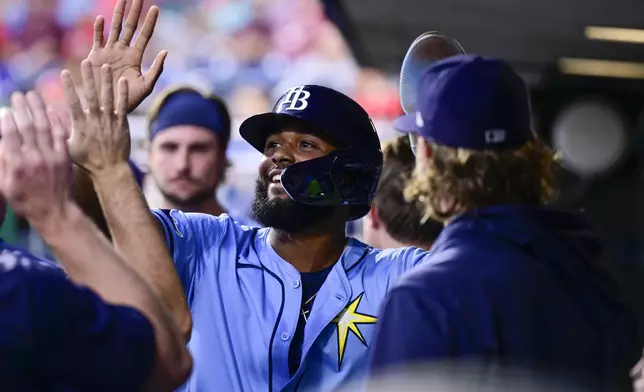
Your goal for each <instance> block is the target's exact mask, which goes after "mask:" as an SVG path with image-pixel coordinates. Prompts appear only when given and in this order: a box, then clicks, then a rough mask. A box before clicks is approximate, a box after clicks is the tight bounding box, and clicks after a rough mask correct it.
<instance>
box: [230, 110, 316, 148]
mask: <svg viewBox="0 0 644 392" xmlns="http://www.w3.org/2000/svg"><path fill="white" fill-rule="evenodd" d="M285 128H299V129H303V128H304V129H309V130H310V131H311V132H315V133H320V134H321V135H323V136H325V137H326V133H325V132H324V131H323V130H320V129H318V128H317V127H316V126H315V125H314V124H311V123H310V122H309V121H306V120H304V119H301V118H299V117H296V116H292V115H289V114H284V113H262V114H257V115H254V116H251V117H249V118H247V119H246V120H245V121H244V122H242V123H241V125H240V126H239V134H240V136H241V137H242V138H243V139H244V140H246V142H248V144H250V145H251V146H253V147H255V149H256V150H257V151H259V152H261V153H264V148H265V147H266V139H267V138H268V137H269V136H270V135H272V134H274V133H276V132H279V131H281V130H283V129H285Z"/></svg>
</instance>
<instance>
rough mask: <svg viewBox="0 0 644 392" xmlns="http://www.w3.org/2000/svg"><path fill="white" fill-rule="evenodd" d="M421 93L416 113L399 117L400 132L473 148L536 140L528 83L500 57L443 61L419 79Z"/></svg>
mask: <svg viewBox="0 0 644 392" xmlns="http://www.w3.org/2000/svg"><path fill="white" fill-rule="evenodd" d="M417 96H418V100H417V103H416V107H417V112H416V113H411V114H408V115H406V116H403V117H400V118H398V119H396V120H395V121H394V127H395V128H396V129H397V130H399V131H401V132H409V133H413V134H417V135H419V136H422V137H423V138H425V139H427V140H429V141H432V142H434V143H436V144H440V145H444V146H448V147H453V148H467V149H471V150H507V149H516V148H519V147H521V146H522V145H524V144H525V143H526V142H528V141H530V140H532V139H533V138H534V134H533V133H532V129H531V128H532V124H531V114H530V98H529V94H528V89H527V86H526V85H525V83H524V81H523V79H521V77H520V76H519V75H518V74H517V73H516V72H514V71H513V70H512V68H510V66H509V65H508V64H506V63H505V62H503V61H502V60H498V59H493V58H487V57H481V56H473V55H458V56H453V57H449V58H446V59H444V60H440V61H438V62H436V63H434V64H432V65H431V66H430V67H428V68H427V70H426V71H425V72H424V74H423V76H422V77H421V78H420V82H419V86H418V95H417Z"/></svg>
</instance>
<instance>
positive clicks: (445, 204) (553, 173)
mask: <svg viewBox="0 0 644 392" xmlns="http://www.w3.org/2000/svg"><path fill="white" fill-rule="evenodd" d="M426 142H427V143H428V145H429V148H430V149H431V156H430V157H429V158H428V164H427V165H426V166H425V167H423V166H417V167H416V168H415V169H414V173H413V174H412V177H411V179H410V181H409V182H408V183H407V186H406V188H405V197H406V199H407V200H420V201H421V203H423V205H424V207H425V214H424V217H423V220H427V219H430V218H432V219H436V220H438V221H441V222H445V221H447V220H449V219H451V218H453V217H455V216H457V215H460V214H462V213H464V212H465V211H468V210H473V209H478V208H482V207H486V206H491V205H498V204H532V205H540V204H548V203H550V202H552V200H553V199H554V198H555V196H556V194H557V189H556V178H557V173H558V169H559V167H560V166H559V164H558V162H557V161H558V156H557V155H556V154H555V153H554V151H553V150H552V149H551V148H549V147H548V146H547V145H546V144H544V143H543V142H542V141H541V140H539V138H535V139H534V140H533V141H530V142H528V143H526V144H524V145H523V146H522V147H521V148H519V149H517V150H512V151H501V152H497V151H490V150H486V151H476V150H468V149H463V148H451V147H446V146H442V145H438V144H434V143H431V142H428V141H426Z"/></svg>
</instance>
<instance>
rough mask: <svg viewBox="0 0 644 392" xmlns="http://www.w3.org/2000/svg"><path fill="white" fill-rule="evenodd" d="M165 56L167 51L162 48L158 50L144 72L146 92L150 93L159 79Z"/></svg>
mask: <svg viewBox="0 0 644 392" xmlns="http://www.w3.org/2000/svg"><path fill="white" fill-rule="evenodd" d="M166 57H168V51H166V50H162V51H161V52H159V54H158V55H157V57H156V58H155V59H154V62H153V63H152V66H151V67H150V69H148V72H146V74H145V76H144V78H145V90H146V92H147V93H150V92H151V91H152V90H153V89H154V86H155V85H156V84H157V81H159V77H161V73H162V72H163V64H164V63H165V59H166Z"/></svg>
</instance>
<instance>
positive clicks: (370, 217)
mask: <svg viewBox="0 0 644 392" xmlns="http://www.w3.org/2000/svg"><path fill="white" fill-rule="evenodd" d="M366 218H367V219H365V221H366V222H365V224H368V225H370V226H371V228H372V229H374V230H376V229H378V228H380V225H381V224H382V222H381V220H380V210H378V207H376V206H374V205H372V206H371V209H370V210H369V213H368V214H367V216H366Z"/></svg>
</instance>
